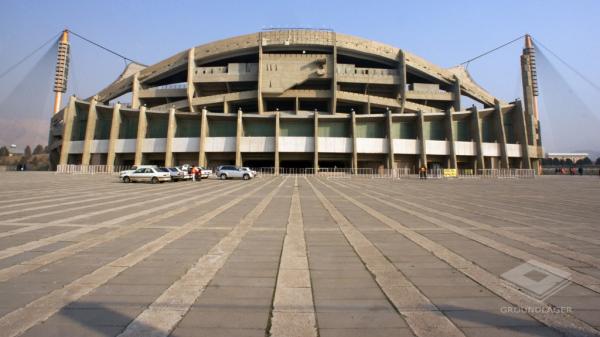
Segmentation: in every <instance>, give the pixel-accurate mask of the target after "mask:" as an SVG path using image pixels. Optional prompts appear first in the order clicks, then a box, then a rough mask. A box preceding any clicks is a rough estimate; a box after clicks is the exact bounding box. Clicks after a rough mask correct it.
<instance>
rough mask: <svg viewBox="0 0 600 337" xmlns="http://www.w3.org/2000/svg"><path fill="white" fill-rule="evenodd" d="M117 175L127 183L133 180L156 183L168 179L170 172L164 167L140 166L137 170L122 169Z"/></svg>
mask: <svg viewBox="0 0 600 337" xmlns="http://www.w3.org/2000/svg"><path fill="white" fill-rule="evenodd" d="M123 172H125V173H122V174H120V175H119V178H120V179H121V180H123V182H124V183H129V182H133V181H147V182H151V183H153V184H157V183H159V182H161V181H170V180H171V173H170V172H169V170H167V169H166V168H162V167H161V168H158V167H142V168H138V169H137V170H135V171H133V172H131V173H128V172H127V171H123Z"/></svg>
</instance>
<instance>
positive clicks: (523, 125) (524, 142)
mask: <svg viewBox="0 0 600 337" xmlns="http://www.w3.org/2000/svg"><path fill="white" fill-rule="evenodd" d="M514 109H515V110H514V111H513V120H516V121H517V123H516V124H517V125H516V126H517V130H518V133H519V143H521V162H522V166H523V168H524V169H531V168H532V166H531V154H530V153H529V138H528V135H527V122H526V120H525V118H526V117H525V110H523V106H522V105H521V101H515V108H514Z"/></svg>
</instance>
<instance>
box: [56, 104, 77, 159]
mask: <svg viewBox="0 0 600 337" xmlns="http://www.w3.org/2000/svg"><path fill="white" fill-rule="evenodd" d="M75 113H76V112H75V96H71V97H69V104H68V105H67V108H66V109H65V110H64V113H63V138H62V146H61V149H60V159H59V162H58V164H59V165H67V164H68V163H69V150H70V148H71V136H72V135H73V119H74V118H75Z"/></svg>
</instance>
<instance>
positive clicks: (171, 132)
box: [165, 108, 176, 167]
mask: <svg viewBox="0 0 600 337" xmlns="http://www.w3.org/2000/svg"><path fill="white" fill-rule="evenodd" d="M175 127H176V126H175V108H171V109H169V123H168V125H167V144H166V146H165V166H167V167H170V166H173V138H175Z"/></svg>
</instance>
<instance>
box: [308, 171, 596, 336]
mask: <svg viewBox="0 0 600 337" xmlns="http://www.w3.org/2000/svg"><path fill="white" fill-rule="evenodd" d="M319 182H320V183H321V184H323V185H324V186H326V187H328V188H330V189H331V190H332V191H334V192H335V193H337V194H339V195H340V196H342V197H343V198H344V199H346V200H348V201H349V202H351V203H352V204H354V205H355V206H357V207H359V208H360V209H362V210H364V211H365V212H367V213H368V214H369V215H371V216H373V217H374V218H376V219H377V220H379V221H381V222H382V223H384V224H386V225H388V226H390V227H391V228H394V229H395V230H396V231H397V232H398V233H400V234H402V235H403V236H404V237H406V238H407V239H409V240H410V241H412V242H414V243H416V244H418V245H419V246H421V247H423V248H424V249H426V250H428V251H430V252H431V253H432V254H434V255H435V256H437V257H438V258H440V259H441V260H443V261H445V262H446V263H448V264H449V265H450V266H452V267H454V268H455V269H456V270H457V271H459V272H461V273H463V274H464V275H466V276H467V277H469V278H470V279H472V280H473V281H475V282H477V283H479V284H480V285H482V286H483V287H485V288H487V289H488V290H490V291H491V292H493V293H495V294H497V295H498V296H500V297H502V298H503V299H505V300H506V301H508V302H510V303H512V304H514V305H515V306H517V307H519V308H521V309H524V310H527V312H528V313H529V315H530V316H532V317H533V318H535V319H536V320H537V321H539V322H541V323H543V324H545V325H546V326H548V327H550V328H552V329H555V330H557V331H559V332H560V333H562V334H563V335H565V336H573V333H574V331H576V332H577V336H600V331H598V330H596V329H595V328H594V327H592V326H590V325H588V324H587V323H585V322H583V321H581V320H579V319H577V318H575V317H574V316H571V315H569V314H567V313H563V312H559V313H556V312H555V311H553V310H552V308H551V307H550V306H549V305H548V304H546V303H543V302H538V301H536V300H534V299H532V298H530V297H528V296H526V295H525V294H523V293H521V292H518V291H517V290H515V289H514V288H512V286H510V285H509V284H508V283H506V281H504V280H502V279H500V278H499V277H497V276H496V275H494V274H492V273H490V272H488V271H487V270H485V269H483V268H481V267H479V266H477V265H476V264H475V263H473V262H472V261H469V260H467V259H466V258H464V257H462V256H460V255H458V254H456V253H454V252H453V251H451V250H450V249H448V248H446V247H444V246H442V245H440V244H438V243H436V242H434V241H432V240H430V239H428V238H426V237H425V236H423V235H421V234H419V233H417V232H415V231H414V230H412V229H410V228H408V227H406V226H404V225H402V224H401V223H399V222H397V221H396V220H394V219H391V218H389V217H388V216H386V215H384V214H382V213H381V212H378V211H377V210H375V209H373V208H371V207H369V206H367V205H365V204H363V203H361V202H359V201H357V200H355V199H354V198H352V197H350V196H348V195H347V194H345V193H343V192H341V191H339V190H337V189H335V188H334V187H332V186H330V185H328V184H326V183H324V182H322V181H319ZM388 204H389V205H390V206H391V205H393V204H392V203H388ZM532 309H533V310H532Z"/></svg>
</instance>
